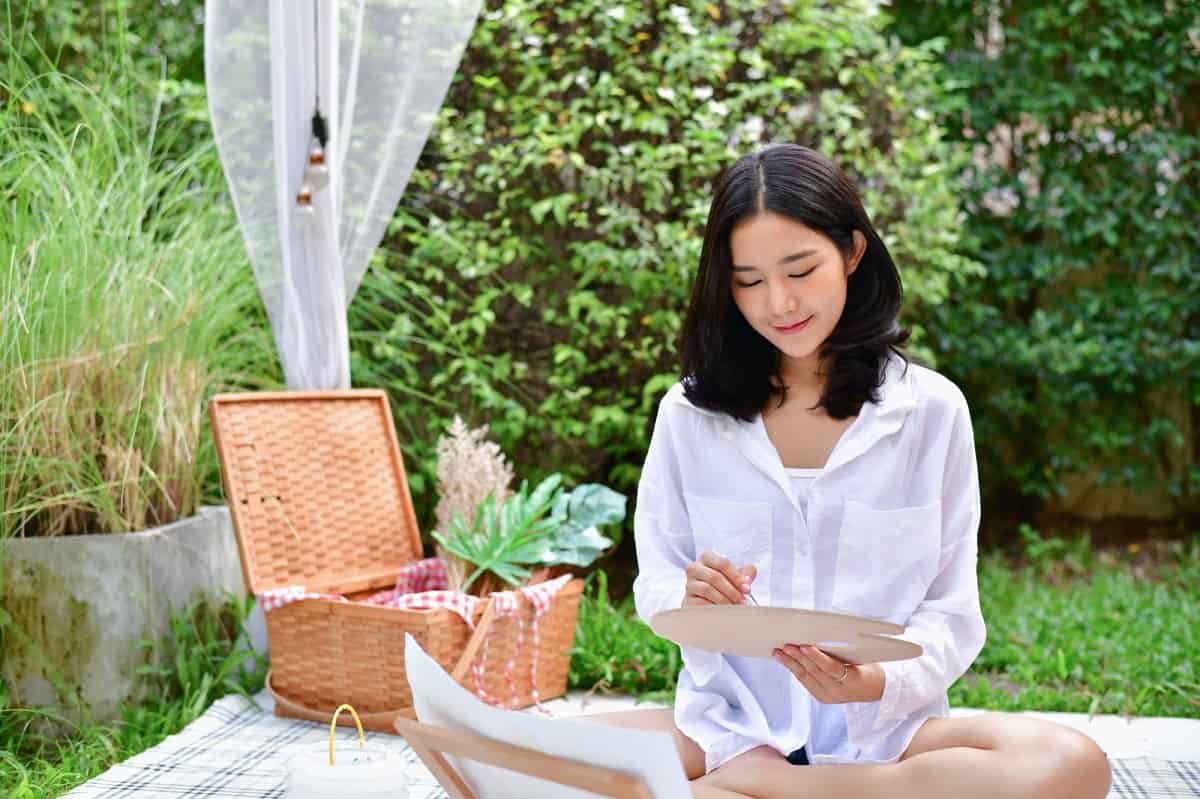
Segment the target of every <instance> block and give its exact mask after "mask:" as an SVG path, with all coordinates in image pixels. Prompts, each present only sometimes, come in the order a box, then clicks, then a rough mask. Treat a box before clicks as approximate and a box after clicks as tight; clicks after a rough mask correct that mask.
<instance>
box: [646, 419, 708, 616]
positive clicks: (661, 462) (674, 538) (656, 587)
mask: <svg viewBox="0 0 1200 799" xmlns="http://www.w3.org/2000/svg"><path fill="white" fill-rule="evenodd" d="M670 402H671V401H670V399H669V398H666V399H664V400H663V401H662V402H660V403H659V407H658V415H657V418H656V421H655V423H654V432H653V434H652V435H651V437H650V447H649V449H648V450H647V452H646V462H645V465H644V466H643V467H642V476H641V479H640V480H639V481H638V493H637V507H636V508H635V509H634V515H633V535H634V543H635V545H636V549H637V562H638V574H637V578H636V579H634V581H633V595H634V605H635V607H636V608H637V613H638V616H639V617H640V618H641V619H642V621H644V622H646V623H647V624H649V623H650V619H651V618H653V616H654V615H655V614H656V613H659V612H661V611H664V610H670V609H672V608H677V607H679V606H680V604H682V602H683V596H684V591H685V587H686V582H687V578H686V576H685V575H684V571H683V570H684V568H685V567H686V566H687V564H689V563H691V562H692V561H693V560H695V544H694V543H693V539H692V533H691V527H690V523H689V521H688V516H687V511H686V509H685V506H684V503H683V491H682V488H681V480H680V473H679V460H678V453H677V451H676V447H675V436H676V435H677V434H678V431H676V430H673V429H672V428H671V418H670V416H671V414H670V413H669V408H668V406H669V405H670Z"/></svg>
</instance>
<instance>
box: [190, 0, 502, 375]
mask: <svg viewBox="0 0 1200 799" xmlns="http://www.w3.org/2000/svg"><path fill="white" fill-rule="evenodd" d="M479 5H480V0H432V1H431V0H207V2H206V8H205V30H204V61H205V80H206V82H207V89H208V104H209V110H210V113H211V115H212V125H213V133H214V136H215V138H216V143H217V149H218V152H219V153H220V156H221V161H222V163H223V164H224V167H225V176H226V179H227V180H228V182H229V189H230V192H231V194H232V195H233V202H234V206H235V208H236V209H237V215H238V222H239V224H240V225H241V228H242V234H243V237H244V238H245V240H246V249H247V251H248V253H249V255H250V262H251V264H252V266H253V268H254V275H255V278H256V279H257V281H258V285H259V290H260V291H261V292H262V297H263V303H264V305H265V306H266V309H267V314H268V316H269V317H270V320H271V328H272V330H273V332H274V335H275V343H276V347H277V348H278V350H279V357H280V360H281V362H282V364H283V371H284V375H285V377H286V378H287V384H288V387H289V388H291V389H312V388H347V387H349V385H350V353H349V340H348V332H347V328H346V308H347V306H348V305H349V303H350V300H351V299H352V298H353V296H354V292H355V291H357V289H358V285H359V283H360V282H361V280H362V276H363V273H364V272H365V271H366V269H367V264H368V261H369V259H370V257H371V253H372V252H373V251H374V250H375V248H376V247H377V246H378V245H379V241H380V239H381V238H382V237H383V234H384V231H385V228H386V227H387V222H388V220H389V219H390V218H391V215H392V212H393V211H394V210H395V207H396V203H397V202H398V201H399V199H400V196H401V194H403V192H404V187H405V185H406V184H407V183H408V178H409V176H410V175H411V174H412V170H413V166H414V165H415V164H416V161H417V157H418V156H419V155H420V153H421V149H422V147H423V146H424V144H425V140H426V138H427V137H428V135H429V131H430V128H431V127H432V126H433V122H434V120H435V119H436V118H437V112H438V108H439V107H440V106H441V104H442V100H443V99H444V97H445V95H446V89H447V88H448V87H449V85H450V81H451V79H452V78H453V76H454V73H455V70H457V68H458V64H459V61H460V59H461V58H462V53H463V49H464V48H465V47H466V44H467V40H468V39H469V37H470V35H471V31H472V30H473V29H474V26H475V19H476V17H477V15H478V13H479ZM318 40H319V41H318ZM318 73H319V75H320V78H319V80H320V86H319V87H318V86H317V75H318ZM318 88H319V89H320V92H319V94H320V108H321V113H322V115H323V116H324V117H325V119H326V121H327V128H328V140H327V144H326V147H325V148H324V149H325V154H326V162H327V164H328V167H329V183H328V185H327V186H325V187H324V188H319V189H314V190H313V191H312V209H313V211H312V213H311V214H310V215H304V214H301V213H298V212H297V211H296V207H297V194H298V193H299V192H300V190H301V184H302V183H303V182H304V173H305V167H306V165H307V163H308V153H309V146H310V143H311V141H312V123H311V120H312V115H313V108H314V102H315V98H316V95H317V91H316V90H317V89H318Z"/></svg>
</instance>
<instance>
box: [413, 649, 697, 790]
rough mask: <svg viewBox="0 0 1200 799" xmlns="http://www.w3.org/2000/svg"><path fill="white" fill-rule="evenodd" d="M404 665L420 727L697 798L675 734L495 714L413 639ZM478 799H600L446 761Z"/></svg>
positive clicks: (450, 758) (515, 775) (498, 711)
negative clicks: (460, 733) (617, 773)
mask: <svg viewBox="0 0 1200 799" xmlns="http://www.w3.org/2000/svg"><path fill="white" fill-rule="evenodd" d="M404 638H405V640H404V662H405V669H406V671H407V674H408V682H409V685H410V686H411V687H412V693H413V705H414V706H415V708H416V712H417V720H418V721H420V722H421V723H422V724H429V725H433V726H438V727H446V728H449V729H456V730H466V731H470V732H474V733H477V734H479V735H482V736H484V737H487V738H491V739H493V740H497V741H502V742H504V743H508V744H513V745H515V746H523V747H527V748H529V749H535V750H537V751H539V752H545V753H546V754H549V755H554V756H557V757H563V758H567V759H570V760H575V761H578V762H582V763H588V764H590V765H594V766H602V767H606V768H613V769H619V770H621V771H624V772H627V773H630V774H634V775H637V776H640V777H642V779H644V780H645V782H646V784H647V785H648V786H649V788H650V791H651V793H652V794H653V795H654V796H655V797H657V799H685V798H686V797H689V796H691V791H690V789H689V787H688V781H687V776H686V775H685V774H684V772H683V764H682V763H680V762H679V755H678V754H677V753H676V750H675V743H674V741H673V740H672V739H671V736H670V734H669V733H666V732H652V731H648V730H631V729H626V728H621V727H614V726H607V725H604V724H599V723H596V722H590V721H577V720H575V719H552V718H544V717H539V716H534V715H530V714H527V713H522V712H519V711H514V710H501V709H499V708H495V707H491V706H490V705H487V704H485V703H483V702H481V701H480V700H479V699H478V698H476V697H475V696H473V695H472V694H471V693H470V692H468V691H467V690H466V689H465V688H463V687H462V686H461V685H459V684H458V683H456V682H455V681H454V679H453V678H452V677H451V676H450V675H449V674H447V673H446V671H445V670H444V669H443V668H442V667H441V666H439V665H438V664H437V663H435V662H434V660H433V659H432V658H430V657H429V655H427V654H425V650H423V649H422V648H421V645H420V644H418V643H417V641H416V639H414V638H413V637H412V636H411V635H407V634H406V635H405V636H404ZM446 759H447V760H448V761H449V762H450V763H451V765H452V766H453V767H454V769H455V770H456V771H457V772H458V773H459V774H460V775H461V776H462V778H463V780H464V781H465V782H466V783H467V785H468V786H470V788H471V790H472V791H474V792H475V794H476V795H477V796H478V797H479V799H595V797H597V796H598V794H594V793H591V792H590V791H580V790H577V789H575V788H568V787H566V786H563V785H559V784H556V783H551V782H547V781H546V780H541V779H537V778H534V777H528V776H526V775H524V774H518V773H516V772H513V771H507V770H505V769H501V768H497V767H495V766H487V765H483V764H481V763H477V762H473V761H470V760H464V759H461V758H456V757H454V756H451V755H448V756H447V758H446Z"/></svg>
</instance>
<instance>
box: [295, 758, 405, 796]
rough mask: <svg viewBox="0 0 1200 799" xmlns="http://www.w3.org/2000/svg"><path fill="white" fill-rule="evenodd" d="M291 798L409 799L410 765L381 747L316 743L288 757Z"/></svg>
mask: <svg viewBox="0 0 1200 799" xmlns="http://www.w3.org/2000/svg"><path fill="white" fill-rule="evenodd" d="M286 787H287V790H286V792H285V794H284V795H285V796H286V797H287V799H408V795H409V794H408V776H407V765H406V763H405V762H404V758H402V757H401V756H400V755H398V754H397V753H395V752H391V751H388V750H387V749H382V748H380V747H377V746H367V747H364V748H359V747H357V746H356V747H354V748H353V749H344V750H342V751H340V752H339V753H338V754H337V756H336V758H335V759H334V763H333V765H332V766H331V765H329V747H328V746H325V745H322V746H314V747H312V748H311V749H306V750H303V751H301V752H299V753H298V754H296V755H294V756H293V757H292V758H291V759H290V760H288V770H287V785H286Z"/></svg>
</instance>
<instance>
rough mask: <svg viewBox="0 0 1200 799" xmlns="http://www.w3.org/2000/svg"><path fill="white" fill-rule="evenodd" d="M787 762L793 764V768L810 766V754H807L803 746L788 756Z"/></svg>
mask: <svg viewBox="0 0 1200 799" xmlns="http://www.w3.org/2000/svg"><path fill="white" fill-rule="evenodd" d="M787 762H789V763H791V764H792V765H793V766H807V765H810V764H809V762H808V752H805V751H804V747H803V746H802V747H800V748H799V749H797V750H796V751H795V752H792V753H791V754H790V755H788V756H787Z"/></svg>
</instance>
